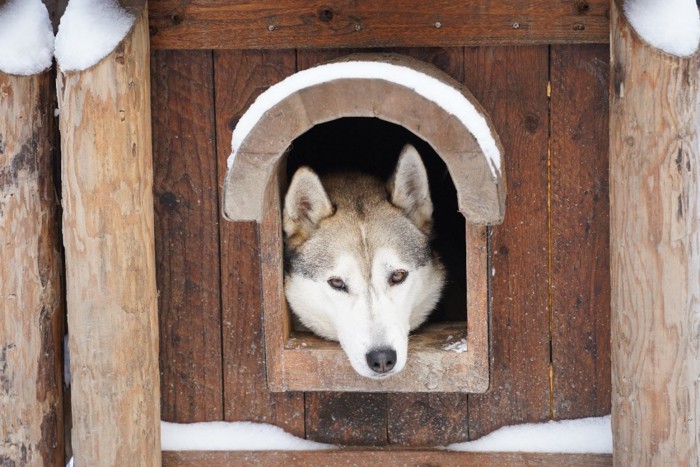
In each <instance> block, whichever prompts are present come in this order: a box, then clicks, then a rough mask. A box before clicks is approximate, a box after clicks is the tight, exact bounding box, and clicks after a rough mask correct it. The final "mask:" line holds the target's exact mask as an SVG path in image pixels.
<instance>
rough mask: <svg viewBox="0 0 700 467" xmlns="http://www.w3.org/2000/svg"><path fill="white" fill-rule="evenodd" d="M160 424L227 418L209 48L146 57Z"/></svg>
mask: <svg viewBox="0 0 700 467" xmlns="http://www.w3.org/2000/svg"><path fill="white" fill-rule="evenodd" d="M151 76H152V83H153V84H152V86H153V93H152V109H153V110H152V113H153V163H154V195H155V231H156V236H155V245H156V278H157V284H158V289H159V291H160V293H159V296H158V304H159V307H158V308H159V316H158V319H159V323H160V374H161V418H162V419H163V420H167V421H172V422H180V423H191V422H203V421H214V420H223V416H224V415H223V414H224V410H223V392H224V391H223V378H222V371H223V370H222V354H221V352H222V350H221V297H220V270H219V226H218V224H217V223H216V222H214V221H213V220H214V219H216V218H217V217H218V215H219V209H218V208H219V203H218V189H217V183H218V179H217V159H216V141H215V138H216V136H215V128H214V125H215V119H214V61H213V58H212V53H211V51H189V52H187V51H159V52H156V53H154V54H153V55H152V60H151Z"/></svg>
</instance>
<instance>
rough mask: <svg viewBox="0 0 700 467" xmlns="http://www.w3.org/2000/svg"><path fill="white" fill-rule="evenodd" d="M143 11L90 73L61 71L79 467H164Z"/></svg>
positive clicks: (65, 236) (74, 434)
mask: <svg viewBox="0 0 700 467" xmlns="http://www.w3.org/2000/svg"><path fill="white" fill-rule="evenodd" d="M148 58H149V50H148V19H147V12H146V10H145V9H144V10H143V13H142V14H141V15H140V16H139V17H138V18H137V19H136V24H135V25H134V28H133V29H132V31H131V32H130V33H129V34H128V35H127V37H126V38H125V39H124V41H123V42H122V44H121V45H120V46H119V47H117V49H116V50H115V51H113V52H112V53H110V54H109V55H108V56H107V57H106V58H105V59H104V60H102V61H101V62H100V63H98V64H97V65H95V66H94V67H92V68H90V69H89V70H87V71H84V72H76V73H59V77H58V79H59V81H58V94H59V108H60V110H61V116H60V129H61V137H62V140H61V151H62V164H61V165H62V167H61V175H62V177H61V178H62V184H63V207H64V211H63V240H64V246H65V252H66V289H67V304H68V327H69V329H70V343H69V345H70V355H71V369H72V380H71V389H72V410H73V430H72V440H73V453H74V456H75V461H76V464H77V465H142V464H146V465H159V464H160V459H161V456H160V426H159V420H160V410H159V401H160V390H159V381H158V322H157V291H156V278H155V254H154V245H153V242H154V240H153V171H152V155H151V111H150V108H151V107H150V97H151V95H150V73H149V66H148Z"/></svg>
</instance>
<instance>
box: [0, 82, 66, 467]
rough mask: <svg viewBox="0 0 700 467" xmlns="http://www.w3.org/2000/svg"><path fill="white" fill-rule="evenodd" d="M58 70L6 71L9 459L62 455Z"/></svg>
mask: <svg viewBox="0 0 700 467" xmlns="http://www.w3.org/2000/svg"><path fill="white" fill-rule="evenodd" d="M52 84H53V83H52V81H51V80H50V74H49V72H43V73H39V74H36V75H33V76H16V75H9V74H5V73H3V72H0V414H1V415H0V464H2V465H61V463H62V462H63V455H64V453H63V400H62V397H63V396H62V372H61V343H62V340H63V313H62V311H63V310H62V308H63V307H62V303H63V300H62V294H61V276H60V274H61V255H60V250H59V242H58V238H59V237H58V219H57V211H58V209H57V208H58V202H57V199H56V191H55V186H54V177H53V173H54V161H53V157H54V151H53V147H52V141H53V124H52V119H53V105H52V104H51V103H52V99H51V86H52Z"/></svg>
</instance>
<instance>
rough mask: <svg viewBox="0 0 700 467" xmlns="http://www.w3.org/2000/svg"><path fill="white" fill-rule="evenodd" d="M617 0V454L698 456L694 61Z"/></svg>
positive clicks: (699, 292) (655, 461) (687, 460)
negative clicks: (666, 48) (655, 40)
mask: <svg viewBox="0 0 700 467" xmlns="http://www.w3.org/2000/svg"><path fill="white" fill-rule="evenodd" d="M618 7H619V4H618V3H617V2H614V5H613V15H612V26H611V27H612V30H613V33H612V39H611V41H612V44H611V45H612V47H611V54H612V60H611V72H612V73H613V76H612V79H611V80H610V82H611V89H610V206H611V209H610V226H611V227H610V240H611V241H610V250H611V251H610V255H611V282H612V284H611V285H612V318H611V321H612V322H611V327H612V368H613V381H612V427H613V446H614V453H615V463H616V464H618V465H698V464H699V463H700V450H699V446H700V382H699V380H698V374H700V268H699V267H698V265H699V264H700V190H699V189H698V188H699V187H700V164H699V162H700V155H699V154H698V116H699V115H698V103H699V100H698V99H699V93H698V66H699V65H700V58H699V56H698V53H697V52H696V53H695V54H694V55H692V56H691V57H687V58H679V57H674V56H670V55H667V54H665V53H663V52H661V51H660V50H658V49H654V48H652V47H650V46H648V45H647V44H645V43H643V42H642V41H641V40H640V38H639V37H638V36H637V35H636V33H635V32H634V31H633V30H632V28H631V26H630V25H629V24H628V23H627V21H626V19H625V18H624V16H623V14H622V13H621V12H620V11H619V10H618Z"/></svg>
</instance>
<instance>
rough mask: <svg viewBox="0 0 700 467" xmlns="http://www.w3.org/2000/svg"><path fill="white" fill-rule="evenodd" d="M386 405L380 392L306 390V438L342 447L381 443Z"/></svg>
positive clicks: (385, 442) (384, 427) (382, 440)
mask: <svg viewBox="0 0 700 467" xmlns="http://www.w3.org/2000/svg"><path fill="white" fill-rule="evenodd" d="M386 404H387V397H386V394H382V393H350V392H307V393H306V411H305V412H306V437H307V438H308V439H311V440H314V441H319V442H322V443H330V444H339V445H343V446H384V445H386V444H388V438H387V426H386V423H387V416H386V415H387V407H386Z"/></svg>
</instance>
